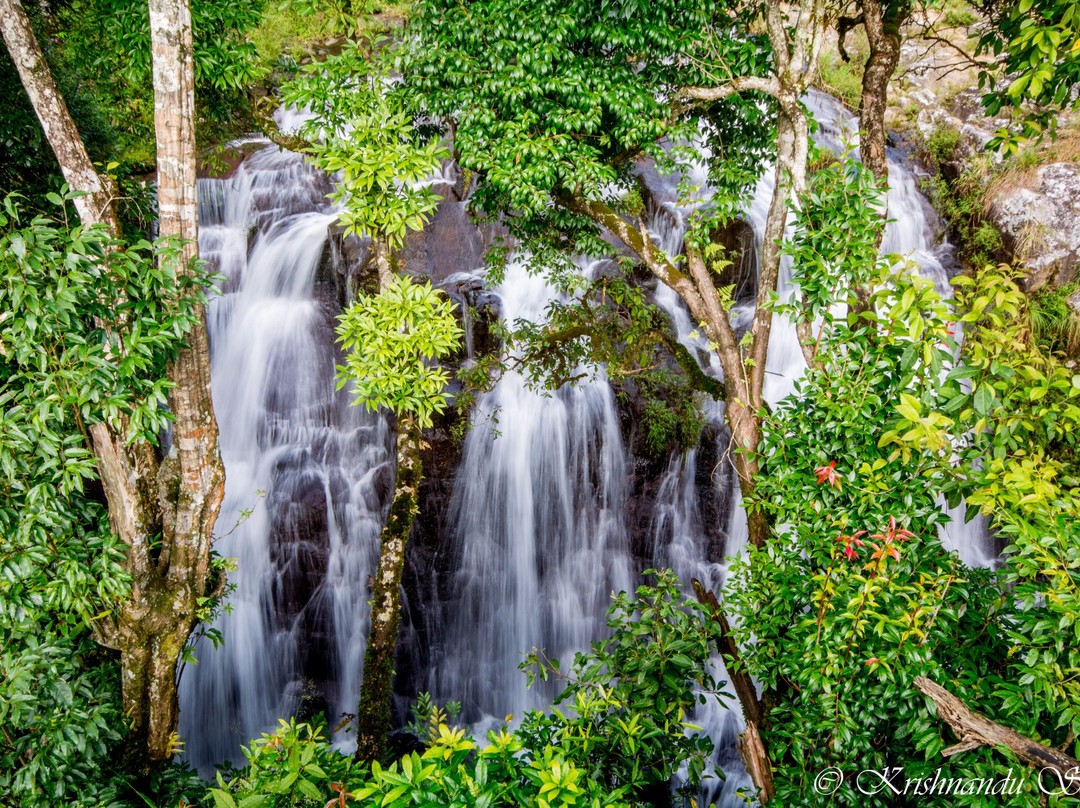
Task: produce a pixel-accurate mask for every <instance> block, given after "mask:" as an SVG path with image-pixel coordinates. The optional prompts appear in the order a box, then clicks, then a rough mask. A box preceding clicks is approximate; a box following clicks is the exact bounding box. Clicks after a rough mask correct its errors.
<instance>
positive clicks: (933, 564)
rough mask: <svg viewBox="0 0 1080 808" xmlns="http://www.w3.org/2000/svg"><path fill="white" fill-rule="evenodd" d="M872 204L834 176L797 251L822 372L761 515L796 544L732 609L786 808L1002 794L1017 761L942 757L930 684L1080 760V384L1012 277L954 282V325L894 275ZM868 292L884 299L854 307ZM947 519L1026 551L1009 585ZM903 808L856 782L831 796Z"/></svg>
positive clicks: (796, 421)
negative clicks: (904, 790) (868, 209)
mask: <svg viewBox="0 0 1080 808" xmlns="http://www.w3.org/2000/svg"><path fill="white" fill-rule="evenodd" d="M819 178H820V179H819ZM848 190H850V191H852V193H847V191H848ZM868 197H869V198H870V199H872V198H873V194H872V191H871V190H868V189H867V188H865V187H860V186H859V184H858V178H857V172H853V171H851V170H843V166H842V164H840V163H838V164H837V165H836V166H832V167H830V168H827V169H825V170H823V171H821V172H819V174H818V175H816V176H815V178H814V181H813V182H812V183H811V185H810V187H809V188H808V192H807V195H806V200H805V203H804V205H803V209H802V210H801V211H800V212H799V214H798V215H797V218H796V227H795V232H794V234H793V236H792V237H791V239H790V241H789V242H788V243H787V244H786V245H785V249H786V250H787V251H788V252H789V254H791V255H792V258H793V272H794V276H795V281H796V282H797V283H798V284H799V287H800V295H799V300H797V301H794V302H793V303H792V304H791V305H790V306H788V307H787V308H788V310H789V312H791V313H794V314H795V315H796V316H805V317H807V319H810V318H809V316H808V315H807V313H812V314H813V320H814V321H816V322H819V323H820V329H821V330H820V332H819V335H818V337H817V340H818V349H819V350H818V354H817V360H818V364H817V365H816V366H815V367H813V368H811V369H809V370H808V371H807V373H806V375H805V377H804V378H803V379H802V380H800V381H799V382H798V384H797V385H796V393H795V394H794V395H793V396H791V397H789V398H787V399H785V400H784V401H782V402H780V403H779V404H778V405H777V406H776V407H775V408H774V410H773V412H772V413H770V414H769V415H768V417H767V418H766V420H765V424H764V435H763V440H762V448H761V451H762V454H763V456H764V457H766V458H767V463H766V470H765V474H764V475H763V477H762V478H761V479H760V480H759V482H758V486H757V491H756V492H755V497H756V498H757V500H758V502H759V505H760V507H762V508H763V509H764V510H765V511H766V512H767V513H768V514H769V516H770V518H771V520H772V521H773V522H774V523H775V524H776V525H778V526H780V527H778V535H777V536H776V538H775V539H774V541H773V542H771V543H769V544H768V545H767V546H766V547H764V548H763V549H752V550H751V551H750V554H749V557H748V558H747V559H746V560H745V561H741V560H740V561H736V562H735V565H734V569H733V579H732V583H731V585H730V587H729V591H728V593H727V597H726V604H727V606H728V608H729V609H730V610H731V611H732V612H733V613H734V615H735V616H736V617H737V618H738V619H737V625H738V627H737V628H736V629H735V632H736V637H737V639H738V640H739V643H740V648H741V649H743V652H744V659H745V664H746V666H747V669H748V671H749V672H750V673H751V674H752V675H753V676H754V677H755V678H756V679H758V680H759V681H760V682H762V684H763V685H764V687H765V690H766V695H765V700H766V703H767V704H768V705H769V711H768V717H767V720H766V724H765V726H764V728H763V730H764V736H765V740H766V742H767V743H768V745H769V750H770V757H771V758H772V760H773V763H774V766H775V767H776V775H777V781H776V782H777V793H778V800H779V801H780V803H781V804H783V805H816V804H818V803H819V801H820V799H821V795H820V794H818V793H816V792H815V791H814V789H813V784H814V778H815V777H816V775H817V773H818V772H821V771H822V770H824V769H825V768H826V767H830V766H834V767H838V768H839V769H840V770H841V771H843V772H847V773H849V774H852V773H855V772H859V771H861V770H866V769H874V770H878V771H881V770H882V769H883V768H884V767H886V766H893V765H896V766H900V767H902V769H903V771H904V775H905V776H906V777H909V778H911V777H926V776H932V775H933V774H934V772H935V770H936V769H937V768H939V767H940V768H941V770H942V772H941V776H942V777H943V778H945V777H963V778H983V777H996V778H1002V777H1004V776H1005V775H1006V773H1007V771H1008V768H1009V767H1010V766H1015V761H1013V760H1011V759H1010V758H1009V757H1007V756H1003V755H1001V754H1000V753H998V752H995V751H993V750H990V749H985V748H983V749H979V750H977V751H974V752H967V753H965V755H964V756H959V757H955V758H950V759H947V760H943V759H942V758H941V757H940V752H941V750H942V749H943V748H944V747H946V746H948V745H949V744H950V743H951V742H952V739H951V736H950V735H949V731H948V730H947V729H945V728H944V727H943V725H942V724H941V722H940V721H939V720H938V719H937V717H936V716H935V715H934V713H933V712H932V711H930V710H929V709H928V707H927V704H926V703H925V702H924V700H923V699H922V697H921V696H919V695H918V693H917V691H916V690H915V689H914V688H913V680H914V677H916V676H919V675H923V676H929V677H930V678H933V679H935V680H937V681H939V682H942V683H944V684H945V685H946V686H947V687H948V688H949V689H950V690H951V691H953V692H954V693H956V694H957V695H959V696H960V697H961V698H962V699H964V700H965V701H966V702H967V703H968V704H969V705H971V706H973V707H974V708H975V709H977V710H979V711H981V712H983V713H984V714H987V715H989V716H990V717H991V718H993V719H994V720H996V721H1000V722H1002V723H1005V724H1007V725H1008V726H1011V727H1013V728H1014V729H1016V730H1017V731H1019V732H1021V733H1023V734H1025V735H1028V736H1029V737H1032V738H1036V739H1039V740H1043V741H1044V742H1045V743H1048V744H1050V745H1053V746H1062V745H1064V746H1065V747H1067V748H1069V749H1070V750H1075V749H1076V734H1077V728H1078V726H1080V725H1078V724H1077V718H1078V716H1080V691H1078V690H1077V687H1076V684H1075V681H1074V680H1075V672H1076V671H1077V670H1078V669H1080V667H1078V663H1080V629H1077V628H1076V624H1077V621H1078V619H1080V605H1078V604H1080V600H1078V599H1077V597H1076V589H1077V583H1078V577H1077V572H1076V564H1075V559H1076V558H1077V557H1080V535H1078V534H1077V531H1076V528H1075V527H1074V526H1075V525H1076V524H1078V523H1080V520H1078V519H1077V516H1078V515H1080V514H1077V513H1076V508H1077V507H1078V501H1077V499H1076V497H1075V496H1074V493H1073V491H1074V490H1075V488H1074V487H1075V481H1076V479H1077V477H1078V475H1077V472H1078V469H1076V463H1077V458H1078V457H1080V454H1078V453H1077V451H1076V440H1077V438H1076V435H1078V434H1080V430H1078V429H1077V424H1076V423H1075V422H1076V419H1077V418H1080V376H1076V375H1075V372H1074V371H1073V370H1070V369H1068V368H1067V367H1066V366H1065V365H1064V364H1062V363H1061V361H1060V360H1059V359H1056V358H1054V357H1053V356H1047V355H1043V354H1042V353H1040V352H1039V351H1038V349H1037V348H1034V347H1033V342H1032V339H1031V332H1030V325H1029V319H1028V315H1027V311H1026V304H1025V298H1024V296H1023V295H1022V293H1021V292H1020V291H1019V290H1018V289H1017V287H1016V286H1015V284H1014V283H1013V282H1012V280H1011V278H1010V276H1009V274H1008V273H1007V271H1005V270H1002V269H998V270H993V269H987V270H986V271H984V272H982V273H980V275H979V277H978V279H977V280H972V279H970V278H960V279H958V280H957V283H958V284H959V287H960V288H959V292H958V295H957V299H956V301H955V302H953V303H949V302H946V301H944V300H942V299H941V297H940V296H939V295H938V293H937V292H936V290H935V289H934V286H933V284H932V283H931V282H930V281H928V280H924V279H922V278H919V277H918V276H913V275H912V274H910V270H909V269H908V268H907V267H906V266H905V265H904V264H902V263H900V264H898V265H897V266H896V267H895V268H893V267H890V265H889V263H888V262H875V261H874V259H873V251H872V250H871V247H872V240H871V238H870V236H872V234H873V225H872V223H871V222H869V221H864V222H860V220H859V217H860V215H863V214H860V212H859V207H860V206H861V205H865V201H864V200H865V199H867V198H868ZM845 210H846V211H847V213H846V214H845ZM836 222H847V223H848V224H847V227H848V229H849V230H850V232H851V233H852V234H853V243H854V245H855V247H854V249H852V250H851V251H850V253H849V252H848V251H847V250H846V249H844V250H840V249H836V247H835V246H832V245H830V239H829V238H828V237H827V236H828V234H830V233H832V234H833V237H834V238H835V239H838V240H839V235H838V233H837V232H836V231H834V230H832V229H831V228H832V227H833V225H834V223H836ZM849 240H852V237H849V238H848V239H845V240H843V242H842V243H844V244H845V247H846V242H847V241H849ZM860 245H861V246H860ZM890 260H895V259H890ZM875 266H876V269H874V270H873V271H874V273H875V274H874V275H870V274H868V271H869V268H873V267H875ZM853 279H861V280H853ZM866 281H869V282H870V283H869V284H868V285H869V286H870V287H872V288H874V289H876V290H877V291H875V292H874V293H873V295H872V296H871V298H870V301H869V303H870V305H869V307H868V308H867V307H853V304H854V303H855V292H854V289H855V287H856V285H857V284H859V283H863V282H866ZM845 303H846V304H847V305H848V307H849V308H848V313H847V314H846V315H841V314H840V313H839V312H840V311H842V309H838V308H837V305H838V304H845ZM853 312H857V313H853ZM957 321H960V322H962V323H964V324H965V327H966V329H967V333H966V336H965V340H964V343H963V349H962V352H961V353H959V358H958V351H960V345H959V342H958V340H957V339H956V337H955V336H954V329H955V327H956V322H957ZM942 498H946V499H947V500H948V502H949V504H950V505H951V506H955V505H958V504H959V503H960V501H961V500H963V499H966V501H967V503H968V506H969V511H970V512H972V513H973V512H974V510H975V509H976V508H980V509H982V511H983V512H984V513H985V514H987V515H988V516H989V517H990V519H991V523H992V526H993V528H994V530H996V531H997V532H998V534H999V535H1003V536H1006V537H1008V539H1009V541H1010V542H1011V543H1010V545H1009V547H1008V548H1007V549H1006V557H1005V559H1004V562H1003V565H1002V567H1001V568H1000V569H999V570H997V571H996V572H995V571H991V570H974V569H969V568H967V567H966V566H965V565H964V564H962V563H961V562H960V560H959V559H958V558H957V557H956V556H955V555H953V554H951V553H949V552H947V551H946V550H945V549H944V548H943V547H942V545H941V543H940V542H939V540H938V531H939V529H940V526H941V525H942V524H943V523H945V522H946V521H947V517H946V515H945V514H944V512H943V510H942V507H941V504H940V501H941V499H942ZM885 791H886V792H887V790H885ZM1040 796H1041V795H1040V794H1039V793H1038V792H1037V791H1036V790H1034V789H1029V790H1028V791H1026V792H1023V793H1021V794H1020V795H1017V796H1015V797H1014V803H1015V804H1017V805H1032V806H1034V805H1036V804H1039V798H1040ZM943 799H948V800H952V799H953V798H952V797H948V798H943ZM996 799H997V798H996V797H978V796H974V795H971V796H969V798H968V800H967V803H966V804H971V805H992V804H995V802H994V800H996ZM890 800H891V794H887V793H879V794H878V795H876V796H870V795H866V794H863V793H860V792H858V791H856V790H854V789H853V788H852V785H851V783H846V784H841V785H840V786H839V788H838V790H837V791H836V793H835V794H833V795H832V804H836V805H859V806H862V805H882V806H884V805H887V804H891V802H890ZM1066 800H1067V798H1066V797H1065V796H1062V795H1056V796H1051V797H1050V803H1051V804H1062V805H1063V804H1065V801H1066ZM928 802H930V804H936V803H934V802H933V801H932V800H928ZM943 804H944V803H943Z"/></svg>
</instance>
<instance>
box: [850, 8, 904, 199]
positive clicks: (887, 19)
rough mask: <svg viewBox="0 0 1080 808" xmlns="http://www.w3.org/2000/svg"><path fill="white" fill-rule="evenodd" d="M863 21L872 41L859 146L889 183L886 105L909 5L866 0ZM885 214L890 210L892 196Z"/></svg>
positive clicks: (878, 175)
mask: <svg viewBox="0 0 1080 808" xmlns="http://www.w3.org/2000/svg"><path fill="white" fill-rule="evenodd" d="M862 7H863V16H862V19H863V25H864V27H865V29H866V39H867V41H868V42H869V44H870V55H869V56H868V57H867V59H866V65H865V67H864V68H863V80H862V96H861V99H860V102H859V129H860V130H861V132H862V134H861V135H860V140H859V149H860V152H861V153H862V161H863V165H865V166H866V167H867V168H869V169H870V171H871V173H872V174H873V175H874V177H876V178H877V180H878V182H879V183H881V186H882V187H888V183H889V159H888V156H887V155H886V153H885V107H886V105H887V103H888V93H889V80H890V79H892V75H893V73H894V72H895V71H896V66H897V65H898V64H899V63H900V25H901V23H902V22H903V21H904V19H906V17H907V12H906V11H905V9H910V6H909V5H906V4H904V3H902V2H895V1H894V2H891V3H887V2H880V0H862ZM883 201H884V204H885V208H884V209H883V210H882V217H884V216H886V215H887V214H888V198H887V197H886V199H885V200H883Z"/></svg>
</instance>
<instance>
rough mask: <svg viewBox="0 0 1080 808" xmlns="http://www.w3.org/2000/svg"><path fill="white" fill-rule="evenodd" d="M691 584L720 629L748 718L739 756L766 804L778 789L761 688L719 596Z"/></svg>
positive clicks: (720, 642)
mask: <svg viewBox="0 0 1080 808" xmlns="http://www.w3.org/2000/svg"><path fill="white" fill-rule="evenodd" d="M690 584H691V586H693V588H694V595H695V596H696V597H697V599H698V603H700V604H702V605H703V606H708V607H709V609H710V610H711V611H712V618H713V620H715V621H716V623H717V624H718V625H719V626H720V638H719V639H718V640H717V643H716V644H717V646H718V647H719V649H720V655H721V656H722V657H723V658H724V667H725V668H727V672H728V676H730V677H731V685H732V687H734V688H735V695H736V696H737V697H738V699H739V704H740V706H741V707H742V711H743V718H745V719H746V730H745V731H744V732H743V734H742V736H740V738H739V744H738V747H739V755H740V756H741V757H742V759H743V764H744V765H745V766H746V770H747V771H748V772H749V773H750V776H751V777H752V778H753V780H754V784H755V785H756V786H757V787H758V792H759V793H758V800H759V801H760V802H761V804H762V805H764V804H765V803H767V802H768V801H769V800H770V799H771V798H772V797H773V795H774V794H775V793H776V789H775V786H774V785H773V773H772V764H771V763H770V761H769V753H768V750H766V748H765V742H764V741H763V740H762V738H761V734H760V733H759V732H758V726H759V725H760V724H761V722H762V720H763V719H764V717H765V712H764V710H762V708H761V702H760V701H759V700H758V696H757V688H756V687H754V681H753V680H752V679H751V678H750V674H748V673H747V672H746V669H745V668H744V667H743V665H742V663H741V661H740V657H739V647H738V646H737V645H736V644H735V638H734V637H732V636H731V626H730V625H729V624H728V621H727V617H726V616H725V615H724V611H723V609H722V608H721V607H720V601H719V600H717V597H716V595H715V593H713V592H710V591H709V590H708V589H706V588H705V586H704V585H703V584H702V583H701V581H699V580H698V579H697V578H693V579H691V581H690Z"/></svg>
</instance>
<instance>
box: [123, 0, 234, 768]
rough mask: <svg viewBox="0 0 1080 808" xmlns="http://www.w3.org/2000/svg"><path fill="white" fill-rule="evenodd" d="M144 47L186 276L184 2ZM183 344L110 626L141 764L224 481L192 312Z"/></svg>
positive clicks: (170, 699)
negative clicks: (130, 586) (163, 440)
mask: <svg viewBox="0 0 1080 808" xmlns="http://www.w3.org/2000/svg"><path fill="white" fill-rule="evenodd" d="M150 42H151V48H152V58H153V79H154V132H155V137H156V140H157V179H158V228H159V232H160V234H161V236H162V237H163V238H175V239H180V240H182V245H183V246H182V249H181V251H180V252H179V254H178V255H177V256H176V260H178V261H179V262H181V263H180V265H179V266H178V267H177V268H176V270H177V272H178V274H184V273H191V272H192V271H193V267H192V261H193V260H194V259H195V258H196V257H197V255H198V244H197V242H196V238H197V237H198V204H197V197H196V186H195V69H194V62H193V55H192V33H191V11H190V8H189V6H188V2H187V0H150ZM187 344H188V347H185V348H183V349H181V351H180V353H179V355H178V356H177V359H176V361H175V362H173V363H172V365H171V366H170V367H169V369H168V375H169V379H170V381H172V382H173V385H174V386H173V388H172V390H171V391H170V394H169V408H170V410H171V412H172V414H173V418H174V419H175V421H174V425H173V445H172V448H171V449H170V453H169V458H168V460H167V461H166V463H164V464H163V465H162V469H161V472H159V480H158V491H157V492H156V493H157V495H158V497H159V500H160V505H161V510H162V530H161V533H162V537H161V551H160V554H159V555H158V557H157V559H156V560H154V562H153V563H152V565H150V566H149V568H148V569H147V570H146V578H145V580H143V581H140V582H139V583H141V584H142V586H143V591H144V593H145V594H146V595H149V596H150V597H148V598H147V600H148V601H149V602H148V603H143V604H138V603H131V604H130V608H126V609H125V610H124V613H123V614H122V615H121V618H120V623H121V626H122V631H121V636H122V637H123V640H122V642H121V653H122V655H123V656H122V662H123V675H124V677H125V678H124V683H125V689H124V694H125V705H124V706H125V710H127V711H128V713H129V715H130V716H131V719H132V724H133V736H134V738H135V739H136V741H137V742H138V743H140V745H141V743H142V742H143V740H144V739H145V749H146V753H147V756H148V757H149V759H150V760H164V759H166V758H167V757H169V755H170V754H171V752H172V744H171V736H172V735H173V733H174V732H175V730H176V719H177V715H178V710H177V701H176V664H177V661H178V660H179V657H180V652H181V651H182V649H183V646H184V642H186V640H187V637H188V636H189V635H190V633H191V630H192V629H193V628H194V627H195V624H196V621H197V605H198V600H199V598H203V597H206V596H207V595H209V594H210V592H209V590H210V588H211V586H212V583H213V582H212V581H211V577H212V570H211V568H210V546H211V540H212V537H213V529H214V523H215V521H216V520H217V514H218V509H219V508H220V506H221V499H222V496H223V493H224V482H225V473H224V469H223V466H222V463H221V456H220V454H219V451H218V429H217V421H216V419H215V418H214V410H213V404H212V402H211V398H210V349H209V341H208V339H207V334H206V324H205V318H204V316H203V313H202V312H201V311H200V316H199V322H198V323H197V325H195V326H194V327H193V328H192V329H191V331H190V332H189V333H188V335H187ZM124 629H126V630H124ZM140 646H148V649H146V648H141V647H140ZM147 655H148V658H146V657H147ZM143 678H145V684H144V683H143V682H142V681H140V680H141V679H143ZM129 679H130V680H131V681H130V682H129Z"/></svg>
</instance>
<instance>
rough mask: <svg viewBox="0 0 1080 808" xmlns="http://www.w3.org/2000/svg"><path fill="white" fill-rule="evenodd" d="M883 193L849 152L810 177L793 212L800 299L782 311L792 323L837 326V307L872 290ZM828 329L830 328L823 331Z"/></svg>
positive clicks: (790, 243)
mask: <svg viewBox="0 0 1080 808" xmlns="http://www.w3.org/2000/svg"><path fill="white" fill-rule="evenodd" d="M883 201H884V200H883V199H882V192H881V190H880V189H879V188H878V187H877V183H876V181H875V180H874V176H873V175H872V174H871V173H870V171H869V170H867V169H866V168H864V167H863V165H862V163H860V162H858V161H856V160H853V159H851V157H850V155H849V154H847V153H845V154H842V155H840V156H839V157H838V158H837V159H835V160H833V161H831V162H830V163H828V164H827V165H825V166H824V167H823V168H821V169H819V170H818V171H816V172H815V173H814V175H813V176H812V177H810V179H809V181H808V183H807V188H806V192H805V193H804V194H803V198H802V199H801V200H800V201H799V205H798V206H793V207H795V209H794V211H793V218H794V232H793V233H792V235H791V237H790V238H789V239H788V240H787V241H785V242H784V245H783V250H784V253H785V254H786V255H789V256H790V257H791V262H792V272H793V274H794V277H793V280H794V281H795V283H797V284H798V287H799V294H798V295H795V296H793V297H792V299H791V301H790V302H789V303H786V304H782V305H778V306H777V310H778V311H781V312H786V313H788V315H789V316H791V318H792V319H795V320H798V319H802V320H806V321H814V320H819V319H820V320H823V321H826V326H827V324H829V323H831V320H832V311H833V309H834V307H835V306H836V305H837V304H838V303H840V302H842V301H843V300H845V299H846V297H847V295H849V294H850V293H851V291H852V290H857V289H861V288H866V287H868V286H869V285H870V283H871V280H872V275H873V273H874V272H875V270H876V268H877V253H878V243H879V238H880V232H881V228H882V227H883V222H882V221H881V214H880V210H881V208H882V206H883ZM823 327H825V326H823Z"/></svg>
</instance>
